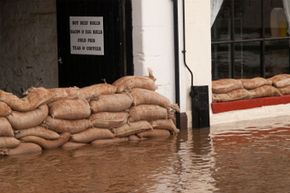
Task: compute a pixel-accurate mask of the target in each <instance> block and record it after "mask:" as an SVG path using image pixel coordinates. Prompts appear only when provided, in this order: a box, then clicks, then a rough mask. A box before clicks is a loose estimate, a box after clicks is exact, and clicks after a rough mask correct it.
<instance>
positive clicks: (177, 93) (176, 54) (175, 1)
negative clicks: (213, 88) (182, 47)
mask: <svg viewBox="0 0 290 193" xmlns="http://www.w3.org/2000/svg"><path fill="white" fill-rule="evenodd" d="M173 21H174V25H173V27H174V68H175V70H174V71H175V102H176V103H177V104H178V106H180V84H179V83H180V77H179V32H178V0H173ZM176 126H177V128H180V126H181V124H180V113H176Z"/></svg>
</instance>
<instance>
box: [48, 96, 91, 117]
mask: <svg viewBox="0 0 290 193" xmlns="http://www.w3.org/2000/svg"><path fill="white" fill-rule="evenodd" d="M49 107H50V108H49V113H50V115H51V116H52V117H53V118H57V119H67V120H75V119H85V118H88V117H89V116H90V115H91V109H90V105H89V103H88V102H87V101H86V100H84V99H62V100H57V101H55V102H53V103H51V104H49Z"/></svg>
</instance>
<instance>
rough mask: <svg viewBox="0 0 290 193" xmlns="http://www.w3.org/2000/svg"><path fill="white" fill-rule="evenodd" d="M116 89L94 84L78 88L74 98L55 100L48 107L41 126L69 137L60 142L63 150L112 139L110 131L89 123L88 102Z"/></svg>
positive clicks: (89, 109)
mask: <svg viewBox="0 0 290 193" xmlns="http://www.w3.org/2000/svg"><path fill="white" fill-rule="evenodd" d="M115 92H116V87H115V86H112V85H110V84H96V85H91V86H88V87H84V88H80V89H79V90H78V92H77V93H76V96H75V97H67V98H61V99H59V100H56V101H54V102H52V103H50V104H48V106H49V116H48V117H47V119H46V120H45V121H44V124H43V126H45V127H47V128H48V129H50V130H53V131H56V132H57V133H59V134H63V135H64V134H66V135H67V136H68V135H69V136H71V137H70V138H69V140H66V141H62V142H63V143H62V144H59V146H62V147H63V148H64V149H73V148H78V147H81V146H84V145H86V144H88V143H90V142H92V141H94V140H96V139H106V138H113V137H114V136H113V134H112V133H111V132H110V130H104V129H102V130H100V129H98V128H96V127H95V125H94V124H93V122H92V121H91V115H92V113H91V107H90V104H89V102H90V100H94V99H96V98H98V97H100V96H102V95H106V94H113V93H115Z"/></svg>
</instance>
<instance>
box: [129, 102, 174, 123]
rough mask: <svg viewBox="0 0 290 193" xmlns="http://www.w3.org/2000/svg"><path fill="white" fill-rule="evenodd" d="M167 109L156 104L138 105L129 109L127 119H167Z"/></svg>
mask: <svg viewBox="0 0 290 193" xmlns="http://www.w3.org/2000/svg"><path fill="white" fill-rule="evenodd" d="M167 118H168V111H167V109H166V108H164V107H161V106H158V105H138V106H134V107H132V108H131V109H130V112H129V121H130V122H133V121H140V120H146V121H153V120H157V119H167Z"/></svg>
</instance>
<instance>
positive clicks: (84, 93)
mask: <svg viewBox="0 0 290 193" xmlns="http://www.w3.org/2000/svg"><path fill="white" fill-rule="evenodd" d="M116 90H117V88H116V87H115V86H113V85H111V84H106V83H102V84H95V85H91V86H87V87H83V88H80V89H79V91H78V97H79V98H82V99H87V100H90V99H91V98H95V97H98V96H100V95H107V94H114V93H116Z"/></svg>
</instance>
